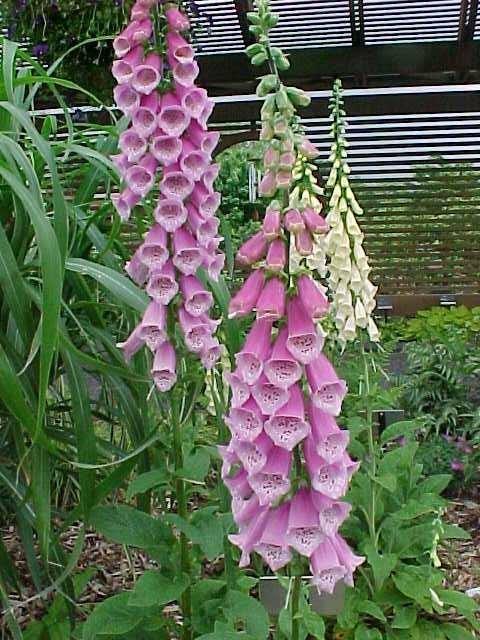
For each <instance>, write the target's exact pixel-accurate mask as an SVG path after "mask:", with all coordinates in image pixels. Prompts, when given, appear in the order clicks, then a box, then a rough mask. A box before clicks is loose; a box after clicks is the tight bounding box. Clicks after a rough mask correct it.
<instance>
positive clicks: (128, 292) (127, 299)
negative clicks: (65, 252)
mask: <svg viewBox="0 0 480 640" xmlns="http://www.w3.org/2000/svg"><path fill="white" fill-rule="evenodd" d="M65 267H66V268H67V269H68V270H70V271H75V272H77V273H81V274H82V275H85V276H90V277H91V278H94V279H95V280H96V281H97V282H99V283H100V284H101V285H102V286H104V287H105V288H106V289H108V290H109V291H110V292H111V293H112V294H113V295H114V296H115V298H116V299H117V300H118V301H119V302H121V303H123V304H126V305H128V306H129V307H130V308H132V309H135V311H138V312H139V313H143V312H144V311H145V309H146V307H147V304H148V296H147V294H146V293H144V292H143V291H142V290H141V289H140V288H139V287H137V286H136V285H135V284H134V283H133V282H131V281H130V280H129V279H128V278H126V277H125V276H123V275H122V274H121V273H118V271H115V270H114V269H111V268H110V267H104V266H103V265H100V264H96V263H95V262H90V261H89V260H84V259H83V258H70V259H68V260H67V261H66V263H65Z"/></svg>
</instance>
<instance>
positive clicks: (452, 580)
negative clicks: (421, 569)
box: [439, 500, 480, 591]
mask: <svg viewBox="0 0 480 640" xmlns="http://www.w3.org/2000/svg"><path fill="white" fill-rule="evenodd" d="M445 521H446V522H448V523H449V524H457V525H459V526H460V527H462V528H463V529H465V531H468V532H469V534H470V535H471V539H470V540H448V541H447V542H446V543H444V544H443V545H442V548H441V550H440V553H439V556H440V560H441V561H442V566H443V568H444V569H446V572H445V573H446V579H447V583H448V585H449V586H450V587H452V588H455V589H458V590H459V591H466V590H467V589H473V588H475V587H480V503H479V502H477V501H474V500H453V501H452V502H451V504H450V506H449V508H448V511H447V513H446V514H445Z"/></svg>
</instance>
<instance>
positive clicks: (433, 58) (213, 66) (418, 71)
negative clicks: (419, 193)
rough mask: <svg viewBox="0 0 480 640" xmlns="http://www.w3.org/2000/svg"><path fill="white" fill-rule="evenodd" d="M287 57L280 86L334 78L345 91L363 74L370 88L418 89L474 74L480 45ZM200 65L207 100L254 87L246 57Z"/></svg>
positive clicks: (318, 51) (323, 83)
mask: <svg viewBox="0 0 480 640" xmlns="http://www.w3.org/2000/svg"><path fill="white" fill-rule="evenodd" d="M289 57H290V62H291V68H290V70H289V71H288V72H286V73H285V74H283V77H284V78H285V81H286V82H287V83H288V84H293V85H296V86H301V87H303V88H305V89H308V90H314V89H324V88H328V87H330V86H331V83H332V80H333V79H334V78H337V77H340V78H342V79H343V80H344V84H345V86H347V87H348V86H349V85H351V84H352V78H356V77H358V76H360V75H362V74H364V75H365V76H367V77H368V78H369V85H370V86H372V84H373V85H377V86H382V78H385V79H386V80H384V81H383V82H387V83H388V84H389V85H390V86H392V85H399V84H402V79H403V81H404V82H406V81H408V84H410V85H411V84H414V85H422V84H429V83H431V80H430V79H428V80H427V82H425V76H432V75H433V76H435V74H445V73H455V72H456V71H458V70H459V68H460V69H464V70H468V72H469V73H470V74H472V72H473V73H479V72H480V41H478V40H474V41H472V42H468V43H466V44H465V45H464V46H462V47H459V46H458V43H457V42H428V43H413V44H382V45H366V46H363V47H349V46H345V47H318V48H311V49H310V48H308V49H305V48H304V49H292V50H290V51H289ZM199 63H200V68H201V77H200V82H201V84H202V86H204V87H206V88H207V89H208V90H209V91H210V93H211V94H212V95H235V94H245V93H251V92H253V91H254V86H255V84H256V82H254V81H253V80H252V71H251V67H250V64H249V61H248V59H247V57H246V56H245V54H243V53H238V54H237V53H233V54H230V55H229V56H228V57H226V58H225V59H224V60H222V61H221V62H220V60H219V57H218V56H217V55H204V56H201V57H200V59H199ZM437 81H438V78H437ZM444 81H445V80H440V81H439V82H437V83H442V82H444ZM447 82H448V79H447Z"/></svg>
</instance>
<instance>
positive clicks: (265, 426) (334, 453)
mask: <svg viewBox="0 0 480 640" xmlns="http://www.w3.org/2000/svg"><path fill="white" fill-rule="evenodd" d="M255 5H256V9H257V11H256V12H255V13H253V14H250V18H251V22H252V25H253V26H252V28H251V30H252V31H253V32H254V34H255V35H256V36H257V38H258V40H259V42H258V44H255V45H252V46H251V47H249V49H248V50H247V52H248V53H249V55H250V57H252V60H253V63H254V64H262V63H264V62H267V63H268V64H269V66H270V70H271V73H270V74H269V75H267V76H265V77H264V78H263V79H262V80H261V82H260V85H259V87H258V91H257V92H258V95H259V96H261V97H264V98H265V102H264V105H263V108H262V131H261V139H262V140H264V141H266V142H268V147H267V150H266V152H265V157H264V166H265V173H264V177H263V179H262V182H261V185H260V192H261V194H262V195H263V196H265V197H269V198H271V202H270V204H269V206H268V208H267V211H266V215H265V218H264V221H263V226H262V229H261V230H260V231H259V232H258V233H256V234H255V235H254V236H252V237H251V238H250V239H249V240H247V241H246V242H245V243H244V244H243V245H242V246H241V247H240V249H239V251H238V254H237V263H238V264H239V266H241V267H243V268H246V269H249V270H250V271H251V273H250V275H249V276H248V278H247V280H246V281H245V283H244V285H243V286H242V287H241V289H240V290H239V291H238V293H237V294H236V295H235V296H234V297H233V298H232V300H231V303H230V316H231V317H239V316H246V315H248V314H250V313H252V312H253V313H255V316H256V317H255V320H254V323H253V325H252V327H251V329H250V331H249V333H248V335H247V338H246V340H245V343H244V345H243V348H242V349H241V351H240V352H239V353H238V354H237V355H236V368H235V370H234V371H233V372H232V374H231V375H230V377H229V383H230V386H231V389H232V400H231V406H230V411H229V414H228V416H227V418H226V422H227V424H228V426H229V429H230V432H231V440H230V443H229V444H228V446H225V447H221V448H220V451H221V455H222V458H223V469H222V477H223V479H224V482H225V483H226V485H227V487H228V488H229V490H230V493H231V495H232V511H233V516H234V519H235V522H236V524H237V527H238V533H236V534H234V535H231V536H230V540H231V542H233V544H235V545H236V546H238V547H239V548H240V550H241V560H240V565H241V566H247V565H248V564H249V562H250V559H251V554H252V553H253V552H256V553H258V554H260V556H261V557H262V558H263V559H264V561H265V562H266V563H267V564H268V566H269V567H270V569H271V570H272V571H278V570H279V569H281V568H283V567H285V566H286V565H288V564H289V563H290V562H291V561H292V560H293V558H294V554H299V555H300V556H302V557H304V558H308V561H309V564H310V570H311V572H312V574H313V582H314V584H315V585H316V586H317V587H318V589H319V591H320V592H327V593H332V592H333V589H334V587H335V585H336V583H337V582H338V581H340V580H344V581H345V582H347V583H348V584H353V573H354V570H355V568H356V567H357V566H358V565H359V564H360V563H361V562H362V561H363V559H362V558H360V557H358V556H356V555H354V554H353V552H352V551H351V550H350V548H349V547H348V545H347V543H346V542H345V541H344V540H343V538H342V537H341V536H340V534H339V533H338V529H339V527H340V525H341V524H342V522H343V521H344V519H345V518H346V517H347V515H348V512H349V505H348V504H346V503H344V502H342V501H341V498H342V496H344V495H345V493H346V491H347V487H348V483H349V480H350V478H351V476H352V474H353V473H354V471H355V470H356V469H357V467H358V463H356V462H354V461H353V460H352V459H351V458H350V457H349V455H348V453H347V450H346V449H347V445H348V442H349V434H348V432H347V431H344V430H342V429H340V427H339V426H338V425H337V422H336V420H335V418H336V417H337V416H338V415H339V413H340V411H341V405H342V400H343V398H344V396H345V394H346V392H347V388H346V384H345V382H344V381H343V380H341V379H339V377H338V376H337V374H336V372H335V369H334V367H333V366H332V364H331V363H330V362H329V360H328V358H327V357H326V355H325V354H324V353H323V351H322V350H323V346H324V333H323V331H322V329H321V327H320V325H319V321H320V320H321V319H322V318H324V317H325V316H326V314H327V313H328V310H329V302H328V298H327V296H326V292H325V289H324V288H323V287H322V286H321V285H320V283H319V282H317V281H316V280H314V279H313V277H312V275H311V273H310V272H309V270H308V269H307V267H306V264H305V259H307V258H309V257H312V256H313V254H314V245H315V244H316V242H317V239H318V238H319V237H324V236H325V234H326V233H327V232H328V229H329V227H328V224H327V222H326V221H325V219H324V218H323V217H322V216H321V215H320V213H319V210H320V206H319V204H320V203H319V201H318V200H317V199H316V196H315V193H317V194H318V193H319V192H320V188H319V187H318V185H317V186H316V188H315V189H314V190H313V192H311V191H307V192H306V194H305V195H304V194H303V191H302V187H301V184H300V183H299V180H300V182H301V175H300V174H299V166H303V167H304V168H308V165H309V163H310V162H311V161H312V160H313V159H315V158H316V157H317V156H318V150H317V149H316V148H315V147H314V145H312V144H311V143H310V142H309V141H308V140H307V138H306V137H305V134H304V132H303V130H302V128H301V127H300V125H299V121H298V117H297V114H296V107H297V106H304V105H306V104H308V100H309V99H308V97H307V96H306V95H305V94H304V93H303V92H301V91H299V90H297V89H294V88H291V87H286V86H284V85H283V84H282V83H281V81H280V78H279V74H278V70H279V69H280V70H281V69H284V68H286V67H287V65H288V60H287V59H286V58H285V56H284V55H283V53H282V52H281V51H280V50H279V49H276V48H274V47H271V46H270V44H269V39H268V32H269V30H270V29H271V28H272V27H273V26H275V24H276V16H274V15H273V14H272V13H271V12H270V10H269V5H268V2H265V0H257V2H256V3H255ZM309 184H311V182H310V183H309ZM310 194H311V195H312V197H313V198H314V200H313V203H312V201H311V200H310ZM312 204H313V206H312ZM292 247H294V250H295V252H296V254H297V259H296V261H295V265H294V268H291V265H292V260H291V253H292Z"/></svg>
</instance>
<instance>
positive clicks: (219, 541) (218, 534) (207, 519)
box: [165, 507, 224, 560]
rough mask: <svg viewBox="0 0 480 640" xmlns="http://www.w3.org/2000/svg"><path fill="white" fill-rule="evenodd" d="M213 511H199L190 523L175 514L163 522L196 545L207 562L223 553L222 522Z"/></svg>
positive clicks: (210, 508) (211, 508)
mask: <svg viewBox="0 0 480 640" xmlns="http://www.w3.org/2000/svg"><path fill="white" fill-rule="evenodd" d="M215 511H216V507H206V508H204V509H199V510H198V511H195V512H194V514H193V515H192V518H191V522H187V520H185V519H184V518H181V517H180V516H179V515H177V514H168V515H167V516H166V517H165V520H166V521H167V522H170V523H172V524H173V525H174V526H175V527H176V528H177V529H178V530H179V531H181V532H182V533H184V534H185V535H186V536H187V538H188V539H189V540H190V541H191V542H193V543H194V544H197V545H198V546H199V547H200V548H201V549H202V551H203V553H204V554H205V555H206V556H207V559H208V560H214V559H215V558H216V557H217V556H219V555H220V554H221V553H222V551H223V535H224V531H223V525H222V520H221V518H220V517H219V515H218V514H217V513H215Z"/></svg>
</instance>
